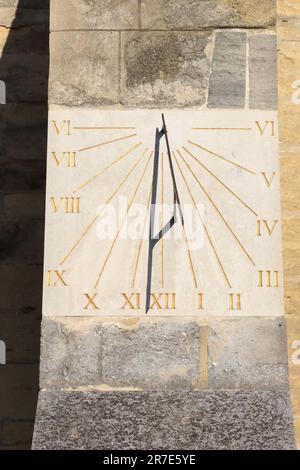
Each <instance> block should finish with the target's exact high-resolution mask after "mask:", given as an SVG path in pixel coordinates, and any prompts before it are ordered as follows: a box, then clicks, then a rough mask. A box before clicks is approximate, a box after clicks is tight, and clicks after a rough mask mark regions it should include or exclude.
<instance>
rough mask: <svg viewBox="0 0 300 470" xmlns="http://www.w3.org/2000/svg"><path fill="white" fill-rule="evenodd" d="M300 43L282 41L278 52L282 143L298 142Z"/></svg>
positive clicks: (299, 126) (299, 120) (299, 125)
mask: <svg viewBox="0 0 300 470" xmlns="http://www.w3.org/2000/svg"><path fill="white" fill-rule="evenodd" d="M299 73H300V43H299V42H296V41H294V42H291V41H282V42H281V44H280V52H279V74H278V75H279V100H280V106H279V121H280V141H281V143H282V144H287V145H289V144H293V145H295V144H300V133H299V128H300V113H299V103H300V82H299Z"/></svg>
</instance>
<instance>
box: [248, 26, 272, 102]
mask: <svg viewBox="0 0 300 470" xmlns="http://www.w3.org/2000/svg"><path fill="white" fill-rule="evenodd" d="M249 88H250V90H249V91H250V93H249V106H250V108H253V109H277V38H276V36H275V35H265V34H264V35H262V34H259V35H257V36H253V37H250V39H249Z"/></svg>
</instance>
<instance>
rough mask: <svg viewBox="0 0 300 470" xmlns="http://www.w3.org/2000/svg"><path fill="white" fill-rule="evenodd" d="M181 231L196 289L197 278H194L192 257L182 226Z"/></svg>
mask: <svg viewBox="0 0 300 470" xmlns="http://www.w3.org/2000/svg"><path fill="white" fill-rule="evenodd" d="M182 230H183V234H184V239H185V244H186V249H187V253H188V257H189V263H190V266H191V270H192V275H193V280H194V286H195V288H196V289H198V282H197V278H196V273H195V269H194V265H193V260H192V255H191V251H190V247H189V244H188V240H187V236H186V231H185V228H184V225H183V226H182Z"/></svg>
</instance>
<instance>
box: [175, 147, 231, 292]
mask: <svg viewBox="0 0 300 470" xmlns="http://www.w3.org/2000/svg"><path fill="white" fill-rule="evenodd" d="M177 152H178V154H179V155H180V156H181V154H180V152H179V150H177ZM174 158H175V161H176V163H177V166H178V168H179V171H180V174H181V176H182V178H183V181H184V183H185V185H186V187H187V190H188V192H189V195H190V197H191V199H192V201H193V204H194V207H195V209H196V211H197V213H198V215H199V217H200V220H201V222H202V224H203V227H204V231H205V234H206V236H207V239H208V241H209V244H210V246H211V248H212V250H213V252H214V255H215V257H216V259H217V262H218V265H219V267H220V268H221V271H222V273H223V276H224V278H225V281H226V283H227V285H228V287H229V288H230V289H231V288H232V286H231V283H230V281H229V279H228V276H227V274H226V272H225V269H224V267H223V265H222V262H221V259H220V257H219V255H218V252H217V250H216V248H215V246H214V244H213V241H212V238H211V236H210V233H209V231H208V228H207V226H206V225H205V223H204V220H203V218H202V216H201V214H200V212H199V209H198V206H197V204H196V201H195V198H194V196H193V194H192V191H191V190H190V187H189V185H188V182H187V180H186V178H185V176H184V174H183V171H182V169H181V167H180V165H179V163H178V160H177V158H176V155H175V154H174Z"/></svg>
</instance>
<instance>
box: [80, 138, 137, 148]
mask: <svg viewBox="0 0 300 470" xmlns="http://www.w3.org/2000/svg"><path fill="white" fill-rule="evenodd" d="M132 137H136V134H129V135H125V136H124V137H118V138H117V139H112V140H106V141H104V142H100V143H99V144H96V145H91V146H90V147H85V148H83V149H80V150H78V152H86V151H87V150H92V149H95V148H97V147H102V146H103V145H108V144H113V143H114V142H120V140H126V139H131V138H132Z"/></svg>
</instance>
